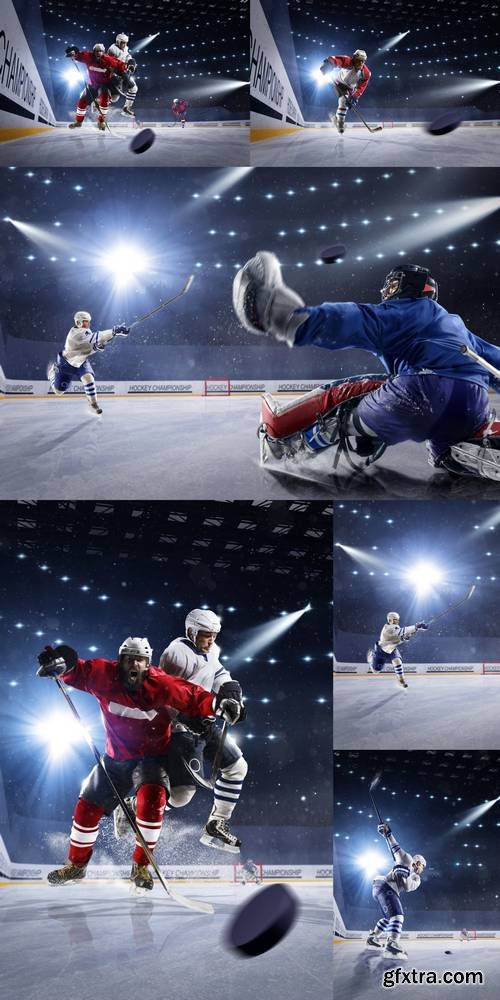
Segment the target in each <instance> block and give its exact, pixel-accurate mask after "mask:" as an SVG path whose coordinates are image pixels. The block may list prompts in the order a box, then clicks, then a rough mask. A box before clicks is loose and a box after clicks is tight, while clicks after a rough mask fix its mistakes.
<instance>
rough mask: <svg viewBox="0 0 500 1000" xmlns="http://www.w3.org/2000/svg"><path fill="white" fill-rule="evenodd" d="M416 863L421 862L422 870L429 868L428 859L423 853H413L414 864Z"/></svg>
mask: <svg viewBox="0 0 500 1000" xmlns="http://www.w3.org/2000/svg"><path fill="white" fill-rule="evenodd" d="M415 864H419V865H420V866H421V868H422V871H423V870H424V868H427V861H426V860H425V858H424V857H423V855H422V854H414V855H413V861H412V865H415Z"/></svg>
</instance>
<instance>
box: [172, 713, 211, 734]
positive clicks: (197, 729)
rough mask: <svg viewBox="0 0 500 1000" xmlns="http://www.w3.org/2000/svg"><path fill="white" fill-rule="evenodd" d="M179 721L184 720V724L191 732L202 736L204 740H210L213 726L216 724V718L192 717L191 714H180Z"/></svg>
mask: <svg viewBox="0 0 500 1000" xmlns="http://www.w3.org/2000/svg"><path fill="white" fill-rule="evenodd" d="M176 721H177V722H182V725H183V726H185V727H186V729H189V731H190V733H194V735H195V736H201V737H202V739H204V740H209V739H210V737H211V735H212V732H213V728H214V726H215V720H214V719H198V718H194V719H193V718H191V716H189V715H182V714H180V715H178V716H177V720H176Z"/></svg>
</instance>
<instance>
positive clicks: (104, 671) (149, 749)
mask: <svg viewBox="0 0 500 1000" xmlns="http://www.w3.org/2000/svg"><path fill="white" fill-rule="evenodd" d="M62 680H63V681H64V682H65V683H66V684H69V685H70V686H71V687H74V688H77V689H78V690H79V691H87V692H88V693H89V694H93V695H94V697H95V698H97V701H98V702H99V705H100V706H101V713H102V718H103V722H104V728H105V731H106V753H107V754H108V755H109V756H110V757H113V758H114V759H115V760H132V759H133V758H135V757H160V756H161V755H162V754H164V753H166V751H167V750H168V745H169V743H170V735H171V734H170V716H169V713H168V706H172V708H176V709H177V710H178V711H179V712H184V713H185V714H186V715H191V716H198V717H200V716H201V717H207V716H213V714H214V712H213V698H214V696H213V694H212V693H211V692H209V691H205V690H204V688H201V687H198V685H197V684H191V683H190V681H184V680H181V679H180V678H179V677H172V676H170V675H169V674H165V673H164V672H163V670H159V669H158V668H157V667H150V668H149V670H148V674H147V677H146V679H145V680H144V682H143V684H142V685H141V687H140V688H139V690H138V691H136V692H134V693H133V694H131V693H129V692H128V691H126V690H125V688H124V687H123V685H122V683H121V681H120V676H119V672H118V661H117V660H101V659H96V660H78V663H77V665H76V667H74V668H73V670H67V671H66V672H65V673H64V674H62Z"/></svg>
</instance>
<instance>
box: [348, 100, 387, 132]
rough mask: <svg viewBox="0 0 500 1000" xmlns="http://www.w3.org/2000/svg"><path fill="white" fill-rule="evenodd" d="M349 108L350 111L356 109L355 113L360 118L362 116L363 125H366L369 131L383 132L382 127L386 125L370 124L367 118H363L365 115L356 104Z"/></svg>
mask: <svg viewBox="0 0 500 1000" xmlns="http://www.w3.org/2000/svg"><path fill="white" fill-rule="evenodd" d="M348 110H349V111H354V114H355V115H357V116H358V118H361V121H362V122H363V125H364V126H365V128H367V129H368V131H369V132H381V131H382V129H383V127H384V126H383V125H369V124H368V122H367V121H365V119H364V118H363V115H362V114H361V111H358V109H357V107H355V105H354V104H352V105H351V107H350V108H348Z"/></svg>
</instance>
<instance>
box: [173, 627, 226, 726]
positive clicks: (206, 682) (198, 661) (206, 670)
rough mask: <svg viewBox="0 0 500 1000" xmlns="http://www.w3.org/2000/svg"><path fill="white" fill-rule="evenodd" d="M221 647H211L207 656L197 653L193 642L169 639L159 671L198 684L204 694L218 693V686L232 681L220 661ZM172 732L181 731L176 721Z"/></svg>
mask: <svg viewBox="0 0 500 1000" xmlns="http://www.w3.org/2000/svg"><path fill="white" fill-rule="evenodd" d="M219 654H220V647H219V646H217V644H216V643H214V644H213V646H212V647H211V649H210V650H209V652H208V653H200V652H199V651H198V650H197V649H196V646H194V645H193V643H192V642H191V641H190V640H189V639H186V638H185V637H183V636H179V638H178V639H172V642H171V643H170V644H169V645H168V646H167V648H166V649H164V650H163V653H162V654H161V656H160V668H161V669H162V670H164V671H165V673H166V674H172V676H174V677H182V678H183V680H185V681H191V683H192V684H198V685H199V687H202V688H205V691H213V692H214V694H217V692H218V690H219V688H220V686H221V684H224V683H225V682H226V681H230V680H232V677H231V674H230V673H229V670H226V668H225V667H223V666H222V663H221V662H220V660H219ZM170 714H171V716H172V719H173V720H174V719H175V718H176V716H177V714H178V713H177V712H176V711H175V709H171V710H170ZM172 729H173V731H174V732H175V731H179V730H182V729H184V726H182V725H181V724H180V723H179V722H175V721H173V723H172Z"/></svg>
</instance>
